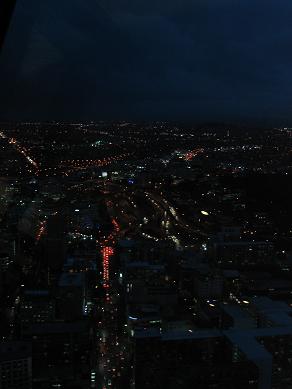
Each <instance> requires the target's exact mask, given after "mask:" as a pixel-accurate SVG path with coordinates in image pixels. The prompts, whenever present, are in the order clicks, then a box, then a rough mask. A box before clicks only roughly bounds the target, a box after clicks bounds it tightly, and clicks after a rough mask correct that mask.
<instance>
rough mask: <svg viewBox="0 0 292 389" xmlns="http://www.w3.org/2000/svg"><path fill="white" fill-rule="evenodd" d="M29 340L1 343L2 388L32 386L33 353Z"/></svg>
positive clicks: (13, 388) (28, 387)
mask: <svg viewBox="0 0 292 389" xmlns="http://www.w3.org/2000/svg"><path fill="white" fill-rule="evenodd" d="M31 352H32V351H31V344H30V343H29V342H28V343H27V342H18V341H8V342H3V343H1V344H0V388H1V389H31V388H32V354H31Z"/></svg>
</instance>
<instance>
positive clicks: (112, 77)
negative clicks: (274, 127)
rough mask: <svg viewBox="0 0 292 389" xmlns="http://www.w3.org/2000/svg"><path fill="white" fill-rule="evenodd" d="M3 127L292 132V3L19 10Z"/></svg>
mask: <svg viewBox="0 0 292 389" xmlns="http://www.w3.org/2000/svg"><path fill="white" fill-rule="evenodd" d="M7 38H8V39H7V41H6V45H5V47H4V50H3V52H2V56H1V58H0V71H1V75H0V120H9V119H11V120H21V119H24V120H33V119H36V120H46V119H48V120H53V119H58V120H60V119H61V120H62V119H64V120H67V119H72V120H91V119H92V120H94V119H146V120H147V119H166V120H194V121H202V120H203V121H236V122H240V121H255V122H262V123H273V124H289V123H291V122H292V1H291V0H273V1H271V0H100V1H98V0H29V1H27V0H18V5H17V8H16V13H15V17H14V19H13V23H12V26H11V29H10V32H9V35H8V37H7Z"/></svg>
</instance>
